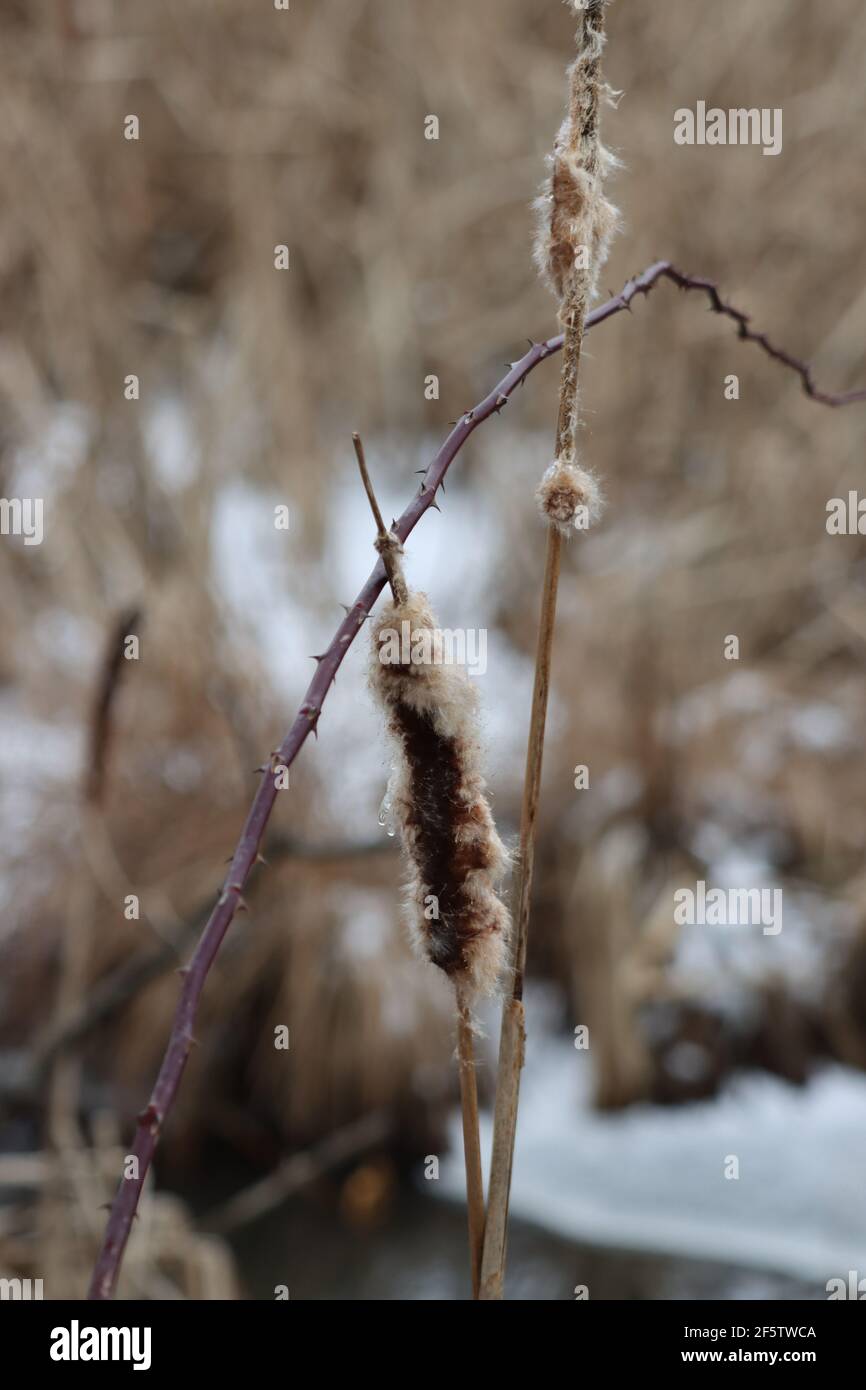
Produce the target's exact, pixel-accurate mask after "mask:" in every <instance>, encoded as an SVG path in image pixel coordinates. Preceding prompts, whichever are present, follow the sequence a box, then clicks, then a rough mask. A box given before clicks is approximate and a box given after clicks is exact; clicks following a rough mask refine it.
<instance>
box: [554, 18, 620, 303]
mask: <svg viewBox="0 0 866 1390" xmlns="http://www.w3.org/2000/svg"><path fill="white" fill-rule="evenodd" d="M605 3H606V0H589V3H588V4H587V5H586V7H585V8H584V7H583V6H579V5H576V4H574V0H571V8H572V9H573V10H574V11H575V13H577V14H579V15H580V16H581V30H580V31H579V33H578V46H579V52H578V55H577V57H576V59H575V60H574V62H573V63H572V65H571V67H570V68H569V69H568V80H569V97H568V108H567V110H566V114H565V119H564V120H563V122H562V125H561V126H560V129H559V133H558V134H557V136H556V140H555V141H554V146H553V152H552V154H551V155H550V156H549V164H550V176H549V179H548V184H547V187H546V188H545V190H544V192H543V193H542V194H541V196H540V197H539V198H538V199H537V201H536V204H535V211H536V217H537V230H536V240H535V259H536V263H537V265H538V268H539V270H540V271H541V273H542V274H543V275H544V277H545V279H546V280H547V281H548V283H549V285H550V287H551V289H552V290H553V292H554V294H555V295H556V297H557V299H558V300H559V301H560V304H563V305H564V304H565V301H566V300H567V299H568V297H569V294H570V292H571V291H572V290H573V288H575V287H578V288H580V289H582V290H583V292H584V295H585V298H586V301H587V302H588V301H589V300H591V299H592V298H593V297H594V295H595V291H596V286H597V284H598V276H599V272H600V271H601V268H602V266H603V265H604V263H605V261H606V260H607V254H608V250H609V247H610V242H611V239H612V237H613V234H614V232H615V231H616V228H617V225H618V218H619V214H618V212H617V210H616V208H615V207H614V206H613V205H612V204H611V203H609V202H608V200H607V199H606V197H605V196H604V188H603V184H604V176H605V174H606V173H607V172H608V171H609V170H610V169H612V168H614V167H616V165H617V163H618V161H617V160H616V158H615V156H614V155H612V154H611V152H610V151H609V150H606V149H605V148H604V146H603V145H602V144H601V141H600V139H599V106H600V104H601V100H602V99H605V100H608V101H613V99H614V96H615V94H614V93H613V92H611V90H610V88H609V87H607V86H606V85H604V84H603V83H602V81H601V55H602V50H603V48H604V30H603V12H604V6H605Z"/></svg>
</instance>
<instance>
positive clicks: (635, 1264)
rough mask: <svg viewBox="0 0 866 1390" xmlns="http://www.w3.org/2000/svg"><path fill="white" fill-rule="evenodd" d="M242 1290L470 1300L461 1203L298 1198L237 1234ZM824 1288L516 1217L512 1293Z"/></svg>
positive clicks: (725, 1295)
mask: <svg viewBox="0 0 866 1390" xmlns="http://www.w3.org/2000/svg"><path fill="white" fill-rule="evenodd" d="M232 1245H233V1247H234V1251H235V1255H236V1257H237V1261H238V1265H239V1271H240V1276H241V1279H242V1281H243V1297H246V1298H255V1299H272V1298H273V1297H274V1290H275V1287H276V1286H277V1285H281V1284H284V1285H287V1286H288V1289H289V1295H290V1297H291V1298H293V1299H336V1300H340V1299H358V1300H363V1299H375V1300H379V1299H382V1300H390V1299H408V1300H415V1299H447V1300H453V1299H463V1298H468V1297H469V1282H468V1281H469V1276H468V1270H467V1248H466V1227H465V1218H464V1213H463V1211H462V1210H461V1209H460V1208H459V1207H456V1206H453V1205H451V1204H449V1203H446V1202H442V1201H438V1200H435V1199H431V1198H430V1197H428V1196H426V1195H424V1194H423V1193H416V1192H414V1191H412V1190H408V1191H406V1190H404V1191H402V1192H400V1193H399V1195H397V1196H396V1197H395V1199H394V1200H393V1201H392V1203H391V1204H390V1206H389V1208H388V1211H387V1213H386V1214H385V1215H384V1216H383V1217H382V1218H381V1219H380V1220H379V1221H378V1222H377V1223H376V1224H375V1225H372V1226H368V1227H366V1228H358V1227H357V1226H353V1225H351V1224H349V1223H347V1222H346V1221H345V1220H344V1219H343V1218H342V1217H341V1216H340V1214H339V1213H338V1212H337V1211H335V1210H334V1208H333V1206H332V1205H331V1204H319V1203H317V1202H315V1201H309V1200H306V1201H302V1200H293V1201H291V1202H288V1203H286V1204H285V1205H284V1206H282V1207H279V1208H277V1209H276V1210H275V1211H274V1212H272V1213H271V1214H270V1215H268V1216H267V1217H264V1218H262V1219H261V1220H259V1221H257V1222H256V1223H255V1224H254V1225H251V1226H249V1227H247V1228H246V1229H245V1230H243V1231H241V1232H238V1233H236V1235H235V1236H234V1237H233V1238H232ZM581 1284H585V1285H587V1287H588V1290H589V1297H590V1299H641V1300H643V1299H744V1298H754V1299H768V1300H776V1299H783V1300H785V1299H795V1300H799V1299H817V1298H825V1297H826V1293H825V1291H824V1290H823V1289H819V1288H817V1287H810V1286H809V1285H807V1284H804V1283H800V1282H798V1281H796V1280H794V1279H790V1278H787V1277H785V1276H782V1275H775V1274H772V1273H765V1272H764V1271H756V1270H751V1269H741V1268H738V1267H737V1266H731V1265H721V1264H716V1263H713V1262H711V1261H703V1260H694V1259H685V1258H682V1257H679V1256H668V1255H654V1254H647V1253H645V1252H644V1253H640V1254H635V1253H630V1252H628V1251H621V1250H616V1251H614V1250H607V1249H599V1248H597V1247H593V1246H580V1245H575V1244H573V1243H572V1242H571V1241H565V1240H560V1239H558V1238H557V1237H556V1236H553V1235H550V1234H549V1233H548V1232H546V1231H542V1230H540V1229H538V1228H537V1227H535V1226H530V1225H527V1224H525V1223H522V1222H519V1221H517V1222H512V1224H511V1227H510V1236H509V1250H508V1278H507V1297H508V1298H509V1299H515V1300H520V1299H543V1300H548V1299H553V1300H555V1299H569V1300H571V1299H573V1298H574V1297H575V1292H574V1291H575V1286H576V1285H581Z"/></svg>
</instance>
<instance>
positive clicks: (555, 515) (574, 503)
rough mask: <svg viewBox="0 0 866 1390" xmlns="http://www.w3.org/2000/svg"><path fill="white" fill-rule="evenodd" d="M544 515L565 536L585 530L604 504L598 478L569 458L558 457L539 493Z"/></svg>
mask: <svg viewBox="0 0 866 1390" xmlns="http://www.w3.org/2000/svg"><path fill="white" fill-rule="evenodd" d="M535 497H536V501H537V502H538V507H539V510H540V512H541V515H542V517H543V518H544V519H545V520H546V521H548V522H549V523H550V524H551V525H552V526H555V527H556V528H557V530H558V531H561V532H562V534H563V535H564V536H568V535H571V533H572V532H573V531H575V530H578V531H584V530H586V529H587V527H589V526H591V525H592V523H593V522H594V521H597V520H598V518H599V517H600V516H601V513H602V510H603V508H604V498H603V496H602V491H601V487H600V485H599V481H598V479H597V478H596V477H595V475H594V474H593V473H589V472H588V471H587V470H586V469H585V468H581V467H580V466H579V465H578V464H576V463H572V462H570V461H568V460H566V459H554V461H553V463H552V464H551V465H550V467H549V468H548V469H547V471H546V472H545V474H544V477H543V478H542V479H541V482H540V483H539V485H538V491H537V492H536V494H535Z"/></svg>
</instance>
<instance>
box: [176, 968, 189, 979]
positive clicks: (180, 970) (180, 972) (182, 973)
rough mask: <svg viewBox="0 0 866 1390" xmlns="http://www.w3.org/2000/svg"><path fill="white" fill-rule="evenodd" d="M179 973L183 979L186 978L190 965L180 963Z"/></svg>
mask: <svg viewBox="0 0 866 1390" xmlns="http://www.w3.org/2000/svg"><path fill="white" fill-rule="evenodd" d="M177 973H178V975H179V976H180V978H181V979H182V980H185V979H186V977H187V975H188V974H189V966H188V965H179V966H178V968H177Z"/></svg>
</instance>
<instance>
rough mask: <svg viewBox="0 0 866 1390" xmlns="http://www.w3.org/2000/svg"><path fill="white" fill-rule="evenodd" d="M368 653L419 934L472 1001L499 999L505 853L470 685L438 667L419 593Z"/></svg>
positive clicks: (422, 947) (380, 628)
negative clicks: (495, 995)
mask: <svg viewBox="0 0 866 1390" xmlns="http://www.w3.org/2000/svg"><path fill="white" fill-rule="evenodd" d="M372 644H373V654H372V661H371V671H370V680H371V685H372V688H373V690H374V692H375V694H376V696H377V698H378V700H379V701H380V703H381V705H382V707H383V709H384V711H385V714H386V718H387V721H388V728H389V731H390V733H391V735H392V737H393V739H394V743H395V751H396V757H395V764H394V771H393V774H392V777H391V782H390V785H389V790H388V798H389V800H390V814H391V815H392V816H393V818H394V821H395V822H396V824H397V825H398V826H399V828H400V830H401V834H402V839H403V846H404V849H405V852H406V857H407V860H408V864H409V880H408V883H407V890H406V892H407V907H408V911H409V919H410V926H411V930H412V936H413V939H414V942H415V944H416V946H417V948H418V949H419V951H420V952H421V954H423V955H424V956H425V957H426V958H427V959H428V960H430V961H431V962H432V964H433V965H436V966H438V967H439V969H440V970H443V971H444V972H445V974H446V975H448V976H449V978H450V979H451V980H452V981H453V982H454V984H455V986H456V987H457V991H458V996H459V997H460V998H461V999H462V1000H464V1001H469V1000H471V999H472V998H474V997H475V996H476V995H478V994H490V993H492V992H493V991H494V990H495V988H496V985H497V982H498V980H499V977H500V974H501V971H502V965H503V961H504V958H505V948H506V942H507V939H508V931H509V916H508V911H507V909H506V907H505V905H504V903H502V902H501V900H500V899H499V897H498V896H497V893H496V884H497V882H498V881H499V880H500V879H501V877H502V875H503V873H504V871H505V868H506V865H507V861H508V855H507V852H506V850H505V847H504V845H503V843H502V841H501V840H500V838H499V835H498V834H497V831H496V826H495V824H494V821H493V816H492V814H491V811H490V806H489V805H488V802H487V798H486V796H485V794H484V786H485V784H484V778H483V776H482V773H481V761H480V739H479V731H478V712H477V697H476V691H475V687H474V686H473V685H472V683H471V681H470V679H469V677H468V676H467V674H466V672H465V671H464V670H463V668H462V667H460V666H455V665H447V664H444V663H443V645H442V633H441V630H440V629H439V628H438V626H437V624H436V619H435V617H434V614H433V612H432V610H431V608H430V605H429V603H428V601H427V599H426V597H425V595H424V594H420V593H415V592H411V591H410V592H409V593H408V594H407V597H406V601H405V602H403V603H397V602H390V603H388V604H386V606H385V608H384V609H383V610H382V612H381V614H380V615H379V617H378V619H377V621H376V622H375V624H374V625H373V630H372Z"/></svg>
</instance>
